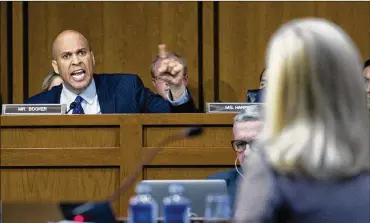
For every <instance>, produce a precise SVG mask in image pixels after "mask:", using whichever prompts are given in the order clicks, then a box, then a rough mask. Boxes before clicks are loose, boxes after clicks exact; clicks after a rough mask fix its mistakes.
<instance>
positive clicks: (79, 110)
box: [72, 96, 85, 114]
mask: <svg viewBox="0 0 370 223" xmlns="http://www.w3.org/2000/svg"><path fill="white" fill-rule="evenodd" d="M83 100H84V99H83V98H82V97H81V96H77V97H76V99H75V103H76V106H75V107H74V109H73V111H72V114H85V112H84V109H83V108H82V106H81V102H82V101H83Z"/></svg>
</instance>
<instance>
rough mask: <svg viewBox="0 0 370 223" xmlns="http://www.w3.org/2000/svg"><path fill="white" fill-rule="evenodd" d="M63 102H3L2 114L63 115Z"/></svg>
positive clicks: (64, 109)
mask: <svg viewBox="0 0 370 223" xmlns="http://www.w3.org/2000/svg"><path fill="white" fill-rule="evenodd" d="M66 108H67V106H66V105H65V104H34V105H32V104H5V105H3V110H2V111H3V112H2V114H3V115H64V114H65V113H66V111H67V110H66Z"/></svg>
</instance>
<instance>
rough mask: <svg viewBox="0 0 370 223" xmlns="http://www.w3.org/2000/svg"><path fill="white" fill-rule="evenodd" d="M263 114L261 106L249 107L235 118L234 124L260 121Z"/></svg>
mask: <svg viewBox="0 0 370 223" xmlns="http://www.w3.org/2000/svg"><path fill="white" fill-rule="evenodd" d="M261 112H262V105H261V104H255V105H249V106H248V107H247V108H246V109H244V110H243V111H241V112H239V113H238V114H237V115H236V116H235V117H234V122H243V121H253V120H260V119H261Z"/></svg>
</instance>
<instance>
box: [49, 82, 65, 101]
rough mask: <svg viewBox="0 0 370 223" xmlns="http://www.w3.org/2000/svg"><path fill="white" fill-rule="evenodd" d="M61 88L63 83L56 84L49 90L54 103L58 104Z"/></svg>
mask: <svg viewBox="0 0 370 223" xmlns="http://www.w3.org/2000/svg"><path fill="white" fill-rule="evenodd" d="M62 89H63V85H62V84H61V85H59V86H56V87H53V88H52V89H51V90H50V92H52V93H53V95H52V97H53V102H55V103H56V104H60V97H61V94H62Z"/></svg>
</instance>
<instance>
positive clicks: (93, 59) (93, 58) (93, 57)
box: [91, 51, 95, 66]
mask: <svg viewBox="0 0 370 223" xmlns="http://www.w3.org/2000/svg"><path fill="white" fill-rule="evenodd" d="M91 56H92V61H93V65H94V66H95V56H94V53H93V52H92V51H91Z"/></svg>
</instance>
